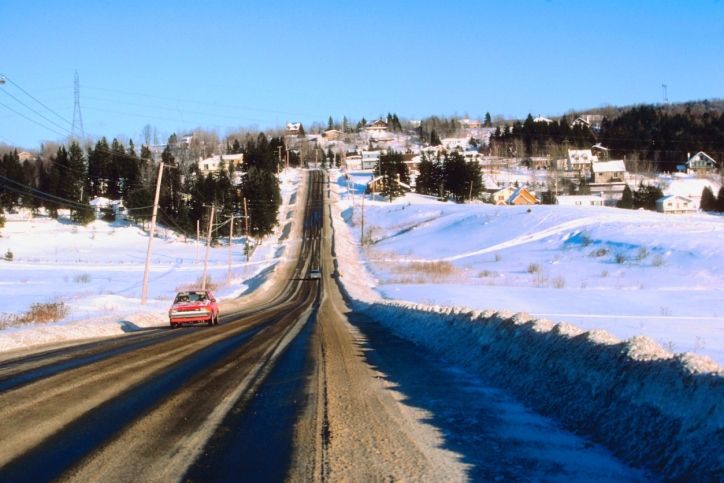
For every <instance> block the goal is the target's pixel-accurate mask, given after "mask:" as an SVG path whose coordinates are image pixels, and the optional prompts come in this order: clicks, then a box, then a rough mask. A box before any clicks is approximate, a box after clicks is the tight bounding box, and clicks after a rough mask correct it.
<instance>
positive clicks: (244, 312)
mask: <svg viewBox="0 0 724 483" xmlns="http://www.w3.org/2000/svg"><path fill="white" fill-rule="evenodd" d="M304 186H305V187H304V191H305V196H300V199H299V200H298V201H297V205H298V208H297V216H296V217H295V228H293V229H292V233H291V234H290V236H291V237H293V238H294V239H297V240H299V243H293V244H291V247H292V250H294V254H293V256H291V257H290V258H291V259H292V260H293V261H292V262H289V263H287V264H283V265H281V266H280V267H278V268H277V273H276V274H275V275H274V277H275V279H276V280H277V282H278V283H276V284H275V285H274V286H273V287H272V288H271V289H268V290H265V291H263V292H260V293H254V294H252V295H251V296H249V297H245V298H244V299H242V300H241V301H239V303H229V304H227V305H226V306H225V307H223V308H222V313H223V316H222V317H221V319H220V322H221V324H220V325H219V326H216V327H208V326H205V325H203V326H198V327H185V328H181V329H176V330H171V329H170V328H169V329H153V330H143V331H139V332H136V333H134V334H130V335H125V336H122V337H117V338H106V339H101V340H94V341H86V342H83V343H80V344H75V345H64V346H62V347H57V348H45V349H43V350H42V351H39V352H32V353H27V354H23V355H22V356H15V357H12V358H10V359H5V360H3V361H0V481H4V482H11V481H47V480H61V481H68V480H70V481H240V480H241V481H281V480H285V479H286V480H292V481H326V480H333V481H338V480H346V481H369V480H375V481H379V480H398V479H407V480H415V481H441V480H449V481H461V480H466V479H474V480H478V479H484V480H489V479H499V478H507V479H510V478H512V479H544V480H545V479H561V478H565V479H569V478H575V479H579V478H580V479H598V480H607V479H617V480H621V479H624V480H626V479H632V480H637V479H640V478H641V476H640V475H639V474H638V473H636V472H634V471H632V470H630V469H628V468H625V467H624V466H622V465H621V464H620V463H618V462H617V461H615V460H614V459H613V458H611V457H610V456H609V455H608V454H607V453H606V452H605V451H603V450H600V449H599V448H596V447H595V446H593V445H591V444H589V443H586V442H582V441H581V440H580V439H576V437H574V436H571V435H567V434H566V433H564V432H561V430H560V429H558V428H556V427H555V425H552V423H550V422H548V421H545V420H541V419H539V418H537V417H536V416H535V415H529V414H528V413H527V412H526V411H525V409H524V408H522V407H519V406H517V405H516V403H515V402H510V401H508V400H507V399H506V396H505V395H503V394H500V393H498V392H496V391H495V390H493V389H488V388H486V387H485V386H484V383H483V382H481V381H477V380H475V379H474V377H472V376H469V375H466V374H464V372H462V373H461V372H459V371H456V370H455V369H454V368H450V367H448V366H446V365H445V363H444V361H440V360H436V359H435V358H432V357H430V356H428V355H426V354H425V353H424V352H422V351H421V350H420V349H418V348H416V347H414V346H413V345H412V344H409V343H407V342H405V341H403V340H400V339H397V338H395V337H394V336H392V335H391V334H389V333H387V332H385V331H384V330H383V329H382V328H380V327H379V326H377V325H376V324H374V323H373V322H372V321H369V320H367V319H365V318H364V317H363V316H361V315H359V314H354V313H353V312H352V311H351V310H350V309H349V306H348V304H347V301H346V300H345V298H344V296H343V294H342V293H341V291H340V289H339V287H338V285H337V277H336V270H335V266H336V265H335V264H336V260H335V256H334V249H333V239H334V233H333V230H332V228H331V226H330V223H329V220H330V214H329V206H328V202H329V196H330V192H329V183H328V180H327V179H326V178H325V175H324V173H323V172H321V171H310V172H309V174H308V176H307V178H306V182H305V185H304ZM315 267H319V268H321V270H322V279H321V280H310V279H309V277H308V274H309V271H310V269H311V268H315ZM511 408H512V409H511ZM511 411H512V412H511ZM521 414H522V415H523V416H521ZM506 418H507V419H506ZM516 432H519V433H522V434H526V435H527V436H521V435H520V434H517V433H516ZM514 433H516V434H514ZM531 435H532V436H531ZM541 438H542V440H541ZM546 438H548V441H552V443H550V442H549V443H546ZM550 438H552V439H550ZM551 445H552V446H551ZM546 448H547V449H546ZM551 448H552V449H551Z"/></svg>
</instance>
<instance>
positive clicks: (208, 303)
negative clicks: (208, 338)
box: [168, 290, 219, 328]
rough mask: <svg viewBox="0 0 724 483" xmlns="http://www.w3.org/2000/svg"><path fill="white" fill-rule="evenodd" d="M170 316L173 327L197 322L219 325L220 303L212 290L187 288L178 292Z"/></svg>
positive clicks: (169, 312)
mask: <svg viewBox="0 0 724 483" xmlns="http://www.w3.org/2000/svg"><path fill="white" fill-rule="evenodd" d="M168 318H169V322H170V323H171V327H172V328H175V327H178V326H179V325H181V324H193V323H196V322H206V323H207V324H209V325H218V324H219V305H218V304H217V303H216V297H214V294H213V293H211V291H210V290H186V291H183V292H179V293H177V294H176V299H174V301H173V305H172V306H171V309H169V311H168Z"/></svg>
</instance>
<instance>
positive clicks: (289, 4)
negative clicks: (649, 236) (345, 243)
mask: <svg viewBox="0 0 724 483" xmlns="http://www.w3.org/2000/svg"><path fill="white" fill-rule="evenodd" d="M62 3H67V4H66V5H63V4H62ZM0 31H1V32H2V39H3V40H2V45H1V46H0V73H2V74H5V75H6V76H7V78H8V81H12V82H6V83H5V85H2V86H0V91H5V92H0V142H4V143H8V144H18V145H21V146H25V147H28V148H35V147H37V146H38V145H39V144H40V142H42V141H44V140H60V139H62V138H63V134H64V133H65V132H66V130H68V129H70V126H69V124H68V123H67V122H66V121H71V120H72V118H73V74H74V71H75V70H77V71H78V73H79V75H80V103H81V108H82V114H83V122H84V127H85V130H86V132H87V133H90V134H92V135H95V136H100V135H105V136H107V137H109V138H112V137H115V136H125V137H127V138H128V137H130V138H134V139H138V138H139V136H140V133H141V130H142V128H143V126H144V125H146V124H151V125H152V126H155V127H156V128H157V129H158V131H159V132H160V133H162V134H163V135H167V134H170V133H171V132H174V131H175V132H182V131H186V130H190V129H193V128H195V127H202V128H206V129H215V130H217V131H218V132H219V134H220V135H222V136H223V135H225V134H226V133H227V132H228V131H229V130H233V129H236V128H239V127H257V128H262V129H265V128H271V127H275V126H281V125H283V124H284V123H285V122H287V121H297V120H299V121H302V122H304V123H305V124H309V123H311V122H313V121H319V122H322V123H325V122H326V120H327V117H328V116H329V115H332V116H333V117H334V118H335V119H341V117H342V116H343V115H346V116H347V117H349V118H353V119H359V118H361V117H366V118H367V119H370V118H374V117H376V116H378V115H380V114H386V113H387V112H395V113H397V114H398V115H399V116H400V117H406V118H420V117H424V116H427V115H432V114H436V115H453V114H457V115H464V114H467V115H470V116H471V117H480V116H483V115H484V114H485V112H488V111H489V112H490V113H491V114H492V115H504V116H506V117H524V116H525V115H527V114H528V113H529V112H530V113H533V114H534V115H537V114H543V115H557V114H562V113H564V112H566V111H568V110H570V109H584V108H590V107H598V106H602V105H606V104H613V105H629V104H635V103H656V102H661V100H662V88H661V85H662V84H667V86H668V97H669V100H670V101H672V102H679V101H686V100H694V99H704V98H721V97H724V92H722V88H723V87H724V60H723V59H724V4H723V3H722V2H720V1H712V0H708V1H679V2H670V1H608V2H599V1H586V2H584V1H581V2H573V1H557V0H551V1H542V0H531V1H525V2H508V1H472V0H470V1H467V0H466V1H463V0H461V1H455V0H451V1H448V2H440V1H437V2H428V1H388V2H384V1H377V0H368V1H366V2H359V1H357V2H351V1H346V0H336V1H313V0H310V1H306V2H296V1H273V0H271V1H266V2H261V1H259V2H257V1H244V2H231V1H217V0H206V1H204V2H178V1H176V2H170V1H155V2H154V1H145V2H137V1H132V0H131V1H124V2H120V1H105V2H103V1H85V0H77V1H74V2H55V1H32V0H25V1H22V0H2V2H0ZM19 88H22V89H24V90H25V91H27V93H29V94H31V95H32V96H33V97H35V98H37V99H38V100H40V101H42V102H43V104H45V105H46V106H48V107H50V108H51V109H53V111H55V112H56V113H57V114H59V115H60V116H61V117H62V118H64V119H65V121H64V120H63V119H61V118H59V117H56V116H55V114H52V113H49V112H48V111H46V110H45V109H44V107H42V106H40V105H38V104H37V103H35V101H34V100H32V99H30V98H28V97H27V96H26V95H25V93H23V92H22V91H20V90H19ZM9 94H12V95H13V96H15V97H17V98H18V99H20V100H22V101H23V102H25V103H26V104H28V105H29V106H31V107H33V108H34V109H35V110H36V111H38V112H40V113H41V114H43V115H45V116H46V117H47V118H50V119H52V120H53V121H55V122H56V123H57V124H51V123H50V122H48V121H47V119H45V118H43V117H40V116H39V115H38V114H37V113H34V112H32V111H29V110H28V109H27V108H26V107H25V106H22V105H21V104H18V103H17V100H16V99H13V98H12V97H11V96H10V95H9ZM8 107H10V108H12V109H14V110H15V111H17V112H18V113H22V114H23V115H24V116H25V117H23V116H21V115H20V114H18V113H16V112H13V111H11V110H9V109H8ZM27 118H30V119H32V120H34V121H35V122H32V121H30V120H28V119H27ZM38 123H39V124H42V125H43V126H44V127H43V126H39V125H38Z"/></svg>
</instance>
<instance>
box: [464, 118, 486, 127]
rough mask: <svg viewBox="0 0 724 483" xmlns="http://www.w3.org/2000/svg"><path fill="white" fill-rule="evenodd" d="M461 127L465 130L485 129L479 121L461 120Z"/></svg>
mask: <svg viewBox="0 0 724 483" xmlns="http://www.w3.org/2000/svg"><path fill="white" fill-rule="evenodd" d="M460 126H462V128H463V129H480V128H481V127H483V123H482V122H480V121H478V120H477V119H468V118H465V119H460Z"/></svg>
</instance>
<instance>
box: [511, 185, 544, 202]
mask: <svg viewBox="0 0 724 483" xmlns="http://www.w3.org/2000/svg"><path fill="white" fill-rule="evenodd" d="M506 204H508V205H538V204H540V200H539V199H538V198H536V197H535V195H534V194H533V193H531V192H530V191H528V189H527V188H526V187H524V186H521V187H520V188H516V189H515V191H513V194H511V195H510V196H509V197H508V200H507V201H506Z"/></svg>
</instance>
